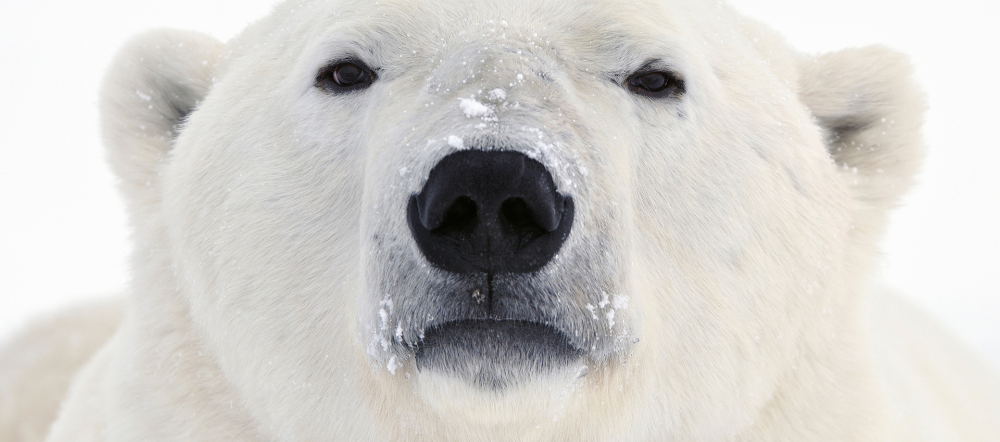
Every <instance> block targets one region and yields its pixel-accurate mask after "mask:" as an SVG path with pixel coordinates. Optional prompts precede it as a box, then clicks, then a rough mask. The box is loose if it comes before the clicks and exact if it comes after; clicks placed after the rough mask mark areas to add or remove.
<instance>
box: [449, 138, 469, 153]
mask: <svg viewBox="0 0 1000 442" xmlns="http://www.w3.org/2000/svg"><path fill="white" fill-rule="evenodd" d="M448 145H449V146H451V147H454V148H455V149H459V150H462V149H465V144H463V143H462V137H459V136H457V135H448Z"/></svg>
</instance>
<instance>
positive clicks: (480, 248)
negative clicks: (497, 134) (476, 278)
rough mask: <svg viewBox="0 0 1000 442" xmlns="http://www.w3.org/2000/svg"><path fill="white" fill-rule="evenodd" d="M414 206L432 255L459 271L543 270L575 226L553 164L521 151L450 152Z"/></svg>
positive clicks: (415, 226) (414, 225) (421, 242)
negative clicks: (552, 172) (558, 188)
mask: <svg viewBox="0 0 1000 442" xmlns="http://www.w3.org/2000/svg"><path fill="white" fill-rule="evenodd" d="M407 212H408V213H407V219H408V221H409V225H410V231H411V232H412V234H413V238H414V240H415V241H416V243H417V246H418V247H419V248H420V251H421V252H422V253H423V255H424V257H426V258H427V260H428V261H429V262H430V263H431V264H433V265H435V266H437V267H439V268H441V269H442V270H446V271H449V272H454V273H486V274H488V275H496V274H504V273H530V272H534V271H537V270H538V269H540V268H542V267H543V266H544V265H545V264H546V263H548V262H549V261H550V260H551V259H552V257H553V256H554V255H555V254H556V252H558V251H559V248H560V247H561V246H562V244H563V242H565V240H566V237H567V236H568V235H569V232H570V228H571V227H572V225H573V200H572V198H570V197H569V196H563V195H560V194H559V193H558V192H557V191H556V187H555V185H554V184H553V180H552V176H551V175H550V174H549V172H548V171H547V170H546V169H545V166H543V165H542V164H541V163H539V162H538V161H535V160H533V159H531V158H529V157H528V156H526V155H524V154H522V153H519V152H506V151H503V152H498V151H482V150H466V151H460V152H457V153H453V154H451V155H448V156H447V157H445V158H443V159H442V160H441V161H440V162H439V163H438V164H437V165H436V166H435V167H434V168H433V169H432V170H431V172H430V175H429V177H428V179H427V182H426V184H425V185H424V188H423V189H422V190H421V191H420V193H419V194H416V195H413V196H412V197H411V198H410V202H409V205H408V207H407Z"/></svg>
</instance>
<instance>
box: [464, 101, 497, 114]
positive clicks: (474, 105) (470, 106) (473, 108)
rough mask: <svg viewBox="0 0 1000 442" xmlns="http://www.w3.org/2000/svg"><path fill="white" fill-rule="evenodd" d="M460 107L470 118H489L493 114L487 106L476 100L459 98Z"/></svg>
mask: <svg viewBox="0 0 1000 442" xmlns="http://www.w3.org/2000/svg"><path fill="white" fill-rule="evenodd" d="M458 100H459V103H458V106H459V107H460V108H461V109H462V112H463V113H465V116H466V117H468V118H473V117H488V116H490V115H492V114H493V110H491V109H490V108H489V107H487V106H486V105H485V104H483V103H480V102H479V101H476V99H475V98H459V99H458Z"/></svg>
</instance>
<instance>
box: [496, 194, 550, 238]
mask: <svg viewBox="0 0 1000 442" xmlns="http://www.w3.org/2000/svg"><path fill="white" fill-rule="evenodd" d="M537 218H538V216H537V214H535V213H533V212H532V211H531V207H530V206H528V203H527V202H525V201H524V200H523V199H521V198H508V199H507V200H506V201H504V202H503V204H501V205H500V219H501V220H502V223H501V224H502V225H503V226H504V230H506V231H507V232H506V233H507V234H509V235H513V236H514V237H516V238H517V242H516V246H515V248H516V249H518V250H519V249H522V248H524V247H525V246H526V245H527V244H529V243H531V242H532V241H534V240H536V239H538V238H541V237H542V236H544V235H545V234H546V233H548V230H547V229H545V228H543V227H542V226H541V225H539V223H538V220H537Z"/></svg>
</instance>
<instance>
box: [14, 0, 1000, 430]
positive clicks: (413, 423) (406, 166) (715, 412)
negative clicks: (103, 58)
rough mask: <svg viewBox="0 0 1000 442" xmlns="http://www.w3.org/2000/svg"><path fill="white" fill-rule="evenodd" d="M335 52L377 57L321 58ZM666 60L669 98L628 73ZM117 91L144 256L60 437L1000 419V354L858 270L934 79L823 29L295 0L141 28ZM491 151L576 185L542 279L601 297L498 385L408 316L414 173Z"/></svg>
mask: <svg viewBox="0 0 1000 442" xmlns="http://www.w3.org/2000/svg"><path fill="white" fill-rule="evenodd" d="M344 56H355V57H359V58H362V59H363V60H364V61H365V62H366V63H367V64H369V65H370V66H376V67H378V68H379V71H378V72H379V78H378V80H377V81H376V82H375V83H374V84H373V86H372V87H371V88H369V89H366V90H364V91H360V92H356V93H351V94H345V95H336V96H335V95H330V94H327V93H324V92H323V91H322V90H320V89H318V88H317V87H315V79H316V72H317V71H318V70H319V69H321V68H322V67H323V66H325V65H327V64H328V63H330V62H331V61H333V60H337V59H338V58H340V57H344ZM650 59H659V60H660V62H659V63H660V64H658V65H657V66H658V67H659V68H661V69H671V70H673V71H674V72H677V73H679V74H680V75H681V76H682V77H683V78H684V81H685V86H686V92H685V93H684V94H683V96H682V97H680V98H678V99H673V100H660V101H652V100H649V99H646V98H642V97H637V96H635V95H633V94H630V93H629V92H628V91H627V90H626V88H624V87H622V83H623V82H624V81H625V79H626V78H627V76H628V75H629V74H630V73H631V72H633V71H635V70H636V69H638V68H639V67H641V66H642V65H643V64H644V63H646V62H647V61H648V60H650ZM102 110H103V114H104V118H103V127H104V134H105V137H106V142H107V145H108V148H109V152H110V159H111V163H112V166H113V167H114V169H115V171H116V173H117V174H118V175H119V177H120V178H121V180H122V189H123V193H124V194H125V198H126V200H127V201H128V203H129V208H130V215H131V217H132V225H133V228H134V229H135V234H134V236H135V242H136V248H135V250H136V251H135V254H134V256H133V269H134V270H133V271H134V273H133V280H132V286H131V290H130V294H129V296H128V298H127V299H128V302H127V307H126V308H125V310H124V313H125V316H124V319H123V321H122V323H121V325H120V327H119V328H118V332H117V333H116V334H115V335H114V336H113V337H111V338H110V340H109V341H108V342H107V344H106V345H105V346H104V347H103V348H102V349H101V350H100V351H99V352H97V353H96V355H95V356H94V357H93V358H92V359H91V360H90V361H89V362H88V363H87V364H86V365H85V366H84V367H83V368H82V369H81V370H80V372H79V373H78V374H77V375H76V376H77V377H76V380H75V382H74V383H73V385H72V386H71V387H70V388H69V392H68V393H67V395H66V400H65V402H64V403H63V407H62V410H61V412H60V415H59V417H58V419H57V420H56V421H55V423H54V425H53V427H52V430H51V433H50V434H49V436H48V439H47V440H49V441H51V442H64V441H97V440H106V441H125V440H157V441H173V440H176V441H180V440H184V441H196V440H206V441H209V440H210V441H237V440H239V441H251V440H262V441H263V440H282V441H299V440H350V441H366V440H373V441H382V440H401V441H403V440H412V441H425V440H426V441H450V440H454V441H465V440H484V441H494V440H496V441H500V440H518V441H526V440H566V441H570V440H572V441H580V440H595V441H597V440H621V441H629V440H634V441H642V440H657V441H663V440H676V441H717V440H739V441H778V440H788V441H802V440H852V441H889V440H983V441H985V440H989V439H990V438H991V437H993V435H995V434H997V432H998V431H1000V421H998V420H1000V405H998V401H1000V400H998V398H1000V386H998V383H997V377H996V374H995V372H992V371H991V369H990V368H988V367H986V366H985V365H984V364H983V363H982V362H979V361H977V360H975V358H974V357H972V356H969V355H968V354H967V352H965V351H964V350H962V349H960V347H959V346H958V345H957V344H954V343H951V342H950V341H947V340H938V339H943V338H936V337H937V336H941V333H940V332H938V331H928V330H931V329H932V328H933V326H932V325H928V324H927V323H926V320H924V319H922V317H921V316H920V315H919V314H914V313H910V312H909V310H908V308H906V307H897V301H894V300H893V299H894V298H892V297H891V296H888V295H877V296H874V297H873V298H872V299H873V301H871V302H869V301H868V297H866V295H865V293H866V286H867V283H868V278H869V273H870V271H871V268H872V258H873V256H874V255H875V253H876V241H877V239H878V237H879V235H880V234H881V230H882V229H883V227H884V224H885V216H886V213H887V212H888V210H889V209H890V208H891V207H892V206H893V205H895V204H896V203H897V201H898V198H899V196H900V195H901V194H902V192H904V191H905V190H906V189H907V188H908V187H909V185H910V182H911V180H912V177H913V175H914V173H915V170H916V168H917V166H918V164H919V161H920V158H921V140H920V123H921V115H922V111H923V102H922V98H921V94H920V92H919V91H918V90H917V89H916V88H915V86H914V85H913V84H912V81H911V79H910V68H909V65H908V63H907V62H906V60H905V59H904V58H903V57H901V56H899V55H898V54H895V53H893V52H891V51H889V50H887V49H884V48H879V47H869V48H861V49H849V50H845V51H841V52H836V53H832V54H826V55H822V56H818V57H806V56H802V55H799V54H795V53H793V52H792V51H790V50H789V49H788V47H787V46H786V44H785V43H784V41H783V40H782V39H781V38H780V37H778V36H776V35H774V34H773V33H772V32H771V31H769V30H768V29H767V28H766V27H764V26H762V25H760V24H758V23H755V22H752V21H750V20H748V19H746V18H743V17H741V16H739V15H738V14H736V13H734V12H733V11H732V10H731V9H729V7H728V6H726V5H725V4H721V3H717V2H704V3H698V2H681V1H674V0H661V1H652V0H650V1H639V2H628V3H621V2H614V1H610V0H591V1H588V2H568V1H564V0H541V1H539V0H531V1H528V0H494V1H478V2H473V3H470V2H467V1H457V0H445V1H434V2H426V1H422V0H392V1H380V2H378V3H377V4H375V3H372V2H358V1H349V0H337V1H320V0H316V1H290V2H287V3H285V4H283V5H281V6H279V7H278V8H277V9H276V10H275V11H274V13H273V14H272V15H271V16H269V17H268V18H266V19H264V20H262V21H260V22H258V23H256V24H254V25H253V26H251V27H250V28H248V29H247V30H246V31H245V32H244V33H243V34H241V35H240V36H239V37H237V38H235V39H234V40H232V41H230V42H228V43H226V44H224V45H223V44H221V43H218V42H215V41H214V40H212V39H210V38H208V37H205V36H202V35H199V34H193V33H186V32H177V31H157V32H153V33H149V34H146V35H143V36H140V37H138V38H137V39H136V40H134V41H133V42H132V43H130V44H129V45H128V46H127V47H126V48H125V49H124V50H123V51H122V53H121V55H119V57H118V59H117V60H116V62H115V63H114V65H113V66H112V68H111V72H110V74H109V76H108V79H107V82H106V85H105V89H104V92H103V97H102ZM484 139H488V140H493V141H495V143H494V144H489V145H484V144H483V141H482V140H484ZM497 140H499V141H497ZM470 148H482V149H501V150H517V151H521V152H523V153H525V154H527V155H529V156H531V157H533V158H535V159H537V160H538V161H539V162H541V163H542V164H544V165H545V166H546V167H547V168H548V170H549V171H550V172H551V174H552V175H553V178H554V181H555V183H556V186H557V188H558V190H559V191H560V192H561V193H564V194H568V195H571V196H572V197H573V198H574V201H576V202H577V203H576V204H577V209H576V211H577V212H576V215H575V216H576V220H575V221H574V226H573V230H572V231H571V233H570V236H569V238H568V239H567V241H566V243H565V244H564V245H563V246H562V248H561V249H560V252H559V254H558V255H557V256H556V257H555V258H554V259H553V260H552V261H551V262H550V263H549V264H547V265H546V267H544V268H543V269H542V270H540V271H539V273H538V275H540V276H539V277H538V281H539V282H538V284H539V285H538V287H536V288H537V289H539V290H550V291H552V292H554V293H557V294H560V298H559V299H560V302H561V304H560V307H559V308H561V309H563V310H561V311H560V312H559V313H558V317H559V318H583V319H579V320H578V319H572V320H571V321H591V320H593V321H594V322H592V323H590V322H587V323H572V324H570V326H572V327H577V329H579V330H590V332H586V333H583V336H581V337H579V338H574V339H578V341H576V342H577V343H585V344H586V345H588V346H592V348H593V351H592V352H591V353H589V354H588V357H587V358H586V360H585V362H584V364H583V365H582V366H579V367H577V366H570V367H565V369H564V370H561V371H555V372H553V373H549V374H548V375H545V376H536V377H533V378H531V379H529V380H528V381H525V382H524V383H523V384H520V385H517V386H515V387H512V388H509V389H504V390H499V391H496V390H490V391H486V390H482V389H478V388H476V387H473V386H470V385H467V384H465V383H464V382H463V381H461V380H457V379H452V378H450V377H449V376H447V375H442V374H440V373H434V372H432V371H423V372H421V371H418V370H417V369H416V367H415V364H414V361H413V357H412V354H411V352H409V350H408V349H407V348H406V346H405V345H402V344H401V343H402V342H403V341H402V340H403V338H400V336H404V335H407V334H409V335H413V334H415V333H417V332H418V331H419V330H421V328H420V327H421V326H422V325H423V324H427V323H428V322H427V321H430V319H427V318H424V317H423V316H421V314H420V313H421V312H423V311H424V310H422V308H423V306H422V303H421V302H417V301H416V300H415V299H420V298H417V297H418V296H420V295H421V294H424V293H432V292H434V290H436V289H437V288H440V287H444V286H447V285H448V284H452V283H453V282H454V281H452V280H451V279H449V278H450V277H449V275H448V274H446V273H444V272H442V271H440V270H438V269H436V268H435V267H432V266H431V265H429V264H428V263H427V262H426V261H425V260H423V259H422V258H421V256H420V255H419V252H418V251H417V249H416V246H415V245H414V243H413V241H412V239H410V236H409V230H408V229H407V227H406V223H405V202H406V200H407V198H409V195H411V194H413V193H415V192H418V191H419V190H420V189H421V187H422V186H423V183H424V181H425V180H426V178H427V175H428V173H429V171H430V169H431V168H432V167H433V166H434V165H435V164H436V163H437V161H438V160H439V159H441V158H442V157H444V156H445V155H447V154H449V153H451V152H454V151H455V150H459V149H470ZM421 301H423V300H422V299H421ZM869 310H870V311H871V314H869ZM869 320H870V321H872V323H873V324H874V326H873V327H871V328H869V326H868V323H869ZM404 324H405V326H406V330H403V327H404ZM80 327H81V329H88V330H89V329H90V327H92V326H90V325H83V326H80ZM397 330H399V331H397ZM404 337H405V336H404ZM929 340H933V342H932V343H931V342H928V341H929ZM924 342H928V345H922V344H923V343H924ZM73 365H74V364H71V363H66V364H63V365H62V366H63V367H65V368H64V370H65V371H67V372H68V371H70V370H71V369H72V368H71V367H70V366H73ZM925 367H933V370H930V371H928V370H926V369H924V368H925ZM0 373H5V372H4V371H0ZM10 379H14V382H13V383H12V382H11V381H9V380H8V378H7V377H6V376H5V377H4V379H3V380H2V381H0V385H2V386H4V388H9V387H7V386H8V385H14V386H17V385H21V384H20V382H23V381H21V380H19V379H18V378H16V377H15V378H10ZM59 396H61V392H55V393H52V394H51V395H50V396H48V397H47V398H46V401H45V402H44V403H50V404H51V403H53V401H54V400H55V401H57V400H58V397H59ZM53 398H55V399H53ZM942 398H946V399H942ZM25 403H26V404H27V403H28V402H25ZM39 403H43V402H39ZM14 407H15V408H11V409H17V410H27V409H29V408H21V407H22V406H21V405H15V406H14ZM23 407H27V405H25V406H23ZM3 410H7V408H4V409H3ZM44 412H46V413H49V414H48V415H51V412H52V409H51V407H50V408H49V409H48V410H45V411H44ZM2 413H3V414H2V415H0V422H6V420H4V419H7V416H8V415H9V413H11V412H9V411H3V412H2ZM38 413H39V414H38V415H33V416H48V415H45V414H41V413H43V411H39V412H38ZM32 419H35V418H34V417H33V418H32ZM38 419H42V420H44V419H45V418H44V417H39V418H38ZM33 425H34V426H33V427H32V428H39V426H38V425H36V424H33ZM32 431H35V430H32ZM25 437H28V436H25ZM24 440H31V439H24Z"/></svg>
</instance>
